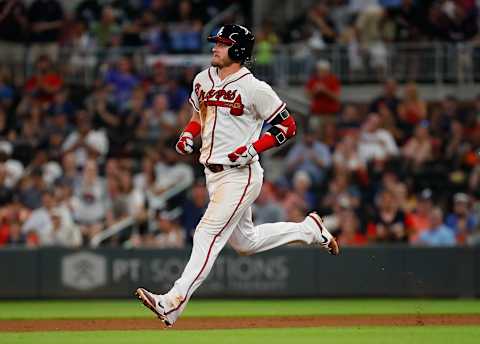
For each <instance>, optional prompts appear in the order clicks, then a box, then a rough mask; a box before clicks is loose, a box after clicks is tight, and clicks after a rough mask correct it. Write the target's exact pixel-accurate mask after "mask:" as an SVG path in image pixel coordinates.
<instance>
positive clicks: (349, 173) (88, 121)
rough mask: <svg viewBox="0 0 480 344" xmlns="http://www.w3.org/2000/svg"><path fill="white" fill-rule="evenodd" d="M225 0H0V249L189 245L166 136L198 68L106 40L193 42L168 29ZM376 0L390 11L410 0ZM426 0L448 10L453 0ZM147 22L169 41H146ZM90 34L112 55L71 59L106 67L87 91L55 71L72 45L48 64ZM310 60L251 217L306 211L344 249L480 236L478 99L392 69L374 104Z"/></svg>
mask: <svg viewBox="0 0 480 344" xmlns="http://www.w3.org/2000/svg"><path fill="white" fill-rule="evenodd" d="M217 3H218V4H217ZM231 3H236V1H227V2H225V1H218V2H215V1H178V2H173V1H159V0H145V1H136V2H135V1H134V2H132V1H99V0H85V1H80V2H79V5H78V7H76V10H75V11H74V15H70V14H68V13H67V12H65V11H64V10H63V8H62V6H61V5H62V3H61V2H59V1H56V0H34V1H33V2H31V4H30V7H27V6H25V5H23V2H22V1H17V0H2V1H0V45H2V47H1V49H0V246H5V245H9V246H12V245H21V246H29V247H35V246H45V245H60V246H69V247H77V246H82V245H84V246H86V245H90V244H92V243H95V244H98V243H99V244H101V245H113V246H115V245H121V246H128V247H159V248H167V247H184V246H185V245H188V244H189V243H190V241H191V237H192V234H193V231H194V229H195V227H196V224H197V223H198V221H199V220H200V218H201V216H202V215H203V212H204V210H205V208H206V206H207V204H208V192H207V190H206V188H205V183H204V179H203V168H202V166H200V165H199V164H198V162H197V161H198V152H197V153H195V154H194V155H193V156H189V157H183V156H179V155H178V154H177V153H176V152H175V150H174V148H173V147H174V144H175V142H176V139H177V135H178V133H179V132H180V131H181V130H182V128H183V127H184V125H185V124H186V123H187V121H188V120H189V105H188V102H187V99H188V96H189V94H190V92H191V87H192V80H193V77H194V76H195V74H196V73H197V72H198V71H199V70H198V69H197V68H196V67H194V66H184V67H178V68H175V69H174V68H168V67H167V66H166V65H165V64H164V63H162V62H156V63H153V64H152V65H151V66H149V67H148V68H147V69H139V68H137V67H136V64H135V56H131V55H129V54H124V53H123V52H122V51H121V50H115V47H119V46H123V45H128V46H135V45H137V46H138V47H147V48H148V49H152V51H156V52H168V53H170V52H187V51H188V52H194V51H197V50H195V49H200V48H201V45H202V43H201V41H198V46H196V47H195V48H192V47H193V46H194V45H190V43H191V42H193V40H189V39H185V40H183V38H181V37H180V36H181V35H180V33H185V32H188V31H189V30H194V31H195V32H197V34H198V32H199V31H198V30H197V29H200V26H201V25H204V24H205V22H206V21H207V20H208V18H210V17H211V16H214V15H215V13H218V11H220V10H222V9H223V8H224V6H227V5H229V4H231ZM323 3H324V2H320V3H319V4H318V6H319V8H321V7H322V6H324V5H323ZM355 3H356V2H355V1H350V2H348V8H350V9H351V8H353V7H352V6H354V4H355ZM369 3H370V2H369ZM372 3H376V1H373V2H372ZM386 3H387V1H381V2H380V5H382V6H387V4H386ZM388 3H389V4H388V5H389V7H388V11H390V10H391V11H400V9H399V7H398V6H406V5H405V4H407V3H409V1H406V0H404V1H390V2H388ZM420 3H422V4H424V3H425V4H426V3H430V4H433V3H434V2H433V1H430V2H429V1H421V2H420V1H417V2H415V6H419V5H417V4H420ZM438 3H441V5H442V7H441V9H442V11H445V7H446V6H447V5H446V4H447V3H452V1H441V2H438ZM460 3H461V4H463V5H465V6H466V5H467V4H468V3H472V6H473V2H471V1H470V2H469V1H463V2H459V1H457V2H455V3H454V9H457V7H458V6H459V5H458V4H460ZM105 4H106V5H105ZM132 4H136V5H137V6H138V7H135V6H134V5H132ZM215 4H217V5H215ZM336 4H337V6H338V7H339V8H340V7H341V6H347V4H346V3H344V2H342V1H336ZM100 5H102V6H100ZM200 5H202V6H203V7H202V11H200V12H198V11H196V10H195V11H194V9H195V8H196V7H195V6H200ZM377 5H378V4H377ZM433 5H435V6H438V4H437V2H435V4H433ZM433 5H432V6H433ZM463 5H462V6H463ZM35 6H37V7H35ZM96 6H97V7H96ZM98 6H100V7H98ZM240 6H241V5H240ZM449 6H451V5H449ZM177 7H178V8H177ZM315 8H317V7H315ZM339 8H337V7H333V8H330V9H329V11H334V10H337V9H339ZM362 8H363V7H362ZM382 8H383V7H382ZM385 8H386V7H385ZM401 8H404V7H401ZM428 8H430V7H428ZM429 11H431V9H430V10H429ZM193 12H194V14H193ZM38 13H41V14H42V15H38ZM185 13H187V14H185ZM188 13H190V14H188ZM332 13H333V12H332ZM415 13H417V12H415ZM442 13H443V12H442ZM472 13H474V14H475V15H476V11H475V10H474V8H473V7H472V8H471V10H470V11H468V14H472ZM199 14H201V15H200V16H199V17H197V16H198V15H199ZM43 15H44V16H45V18H42V16H43ZM361 15H362V14H361V13H360V14H359V16H361ZM152 16H153V18H156V19H153V20H152ZM29 18H30V19H29ZM148 18H150V19H148ZM408 18H410V17H408ZM148 20H151V21H150V22H149V21H148ZM35 21H37V23H36V22H35ZM194 22H195V23H197V24H198V26H197V24H194ZM347 22H349V21H347ZM69 23H70V24H69ZM148 23H150V24H148ZM179 23H182V24H181V25H180V24H179ZM350 23H351V21H350ZM149 25H150V26H149ZM322 25H323V24H320V26H322ZM267 29H268V28H267ZM267 29H265V28H263V29H262V30H260V31H259V32H258V34H257V37H258V42H259V46H258V52H257V54H258V55H257V56H258V57H260V56H262V54H264V55H263V56H264V57H268V55H265V53H268V49H264V50H262V44H263V43H262V42H265V39H266V38H268V37H274V35H272V31H269V30H270V29H268V30H267ZM150 30H160V31H159V32H157V34H158V35H160V36H159V37H160V38H159V37H157V38H158V39H160V41H161V37H163V38H165V39H167V38H166V37H167V36H168V39H167V40H168V41H169V43H168V44H166V43H165V42H162V43H159V42H160V41H157V40H153V41H149V39H150V38H151V37H153V36H155V35H154V34H152V32H151V31H150ZM162 30H163V31H162ZM176 30H177V31H176ZM334 31H335V32H337V29H335V30H334ZM150 34H152V35H150ZM158 35H157V36H158ZM162 35H163V36H162ZM187 36H188V35H187ZM196 37H197V36H196ZM335 37H336V36H335ZM157 38H155V39H157ZM335 39H336V38H335ZM442 39H443V38H442ZM152 42H155V43H152ZM181 42H183V43H181ZM25 43H28V52H27V51H26V50H25V49H26V48H25ZM157 43H158V44H157ZM90 44H93V45H100V46H104V47H106V48H108V49H107V51H108V53H104V54H103V55H102V56H100V55H99V56H95V57H94V58H95V60H94V61H90V62H88V61H87V60H85V56H83V57H82V58H83V59H82V60H81V61H82V63H85V62H86V61H87V62H88V63H92V64H93V65H95V66H98V65H103V68H99V69H98V73H97V75H96V77H95V80H94V82H93V83H92V86H91V87H86V88H83V87H79V86H77V85H75V86H72V84H71V83H70V82H69V81H68V79H67V77H66V76H67V74H68V72H69V71H68V70H66V69H65V68H63V67H64V66H65V65H68V66H69V67H72V66H74V65H75V59H74V57H75V56H76V55H75V54H72V55H71V59H70V60H68V61H62V60H59V55H58V48H59V47H60V46H62V45H63V46H69V45H70V46H71V47H72V49H73V50H75V49H76V48H75V47H78V46H82V47H84V48H85V47H87V48H88V47H90ZM177 44H186V46H188V48H185V47H186V46H185V45H184V46H183V47H182V48H178V45H177ZM195 44H197V43H195ZM155 49H159V50H155ZM162 49H165V50H162ZM79 51H81V49H80V50H79ZM5 52H8V53H7V54H5ZM17 53H18V54H20V55H25V56H26V57H27V58H28V59H30V60H31V61H32V68H31V70H29V71H28V73H27V74H26V75H25V77H24V78H18V74H17V73H16V70H15V68H12V63H13V64H14V63H15V62H18V61H19V58H18V56H16V55H15V54H17ZM2 54H3V55H2ZM88 56H90V55H88ZM77 57H81V56H80V55H78V56H77ZM77 62H78V61H77ZM257 62H258V63H262V61H261V59H258V60H257ZM316 67H317V68H316V70H315V73H314V74H313V75H312V76H311V79H310V80H308V82H307V84H306V85H305V98H306V99H309V101H310V102H311V107H310V111H309V113H308V114H303V115H301V114H295V117H296V119H297V122H298V124H299V127H300V128H301V129H300V130H299V134H298V137H296V138H295V140H292V141H291V144H290V145H286V146H284V147H282V149H280V150H276V151H275V152H274V154H273V155H272V154H265V155H264V156H263V157H262V159H263V160H265V163H266V164H265V165H275V166H279V171H276V173H275V177H272V178H271V179H268V178H267V180H266V181H265V184H264V186H263V189H262V193H261V195H260V196H259V198H258V200H257V201H256V203H255V205H254V209H253V210H254V211H253V214H254V221H255V223H256V224H261V223H266V222H274V221H302V220H303V219H304V216H305V215H306V214H307V213H308V212H309V211H310V210H317V211H319V212H320V213H321V214H322V215H324V216H325V221H326V222H327V225H328V226H329V228H331V229H332V232H334V233H335V235H336V236H338V238H339V240H340V243H341V244H342V245H347V246H348V245H366V244H375V243H399V244H412V245H467V244H471V245H474V244H479V243H480V228H479V224H480V151H479V149H480V95H479V96H478V97H477V98H476V99H472V100H471V101H467V102H460V101H459V100H457V98H456V97H455V96H454V95H449V96H446V97H445V98H444V99H442V100H441V101H436V102H426V101H425V100H424V99H423V97H422V95H421V93H420V91H419V89H418V88H417V85H416V84H415V83H406V84H402V85H398V84H397V82H396V81H395V80H394V79H388V80H386V81H385V83H384V85H383V91H382V93H381V94H378V95H376V96H375V97H373V96H372V99H371V102H368V103H363V104H350V103H342V102H341V100H340V99H341V83H340V81H339V79H338V78H337V76H336V75H334V74H333V73H332V71H331V67H330V62H329V61H326V60H320V61H318V63H317V65H316ZM197 146H198V145H197ZM268 160H269V161H268ZM272 161H273V162H276V163H275V164H271V163H270V162H272ZM267 172H268V171H267ZM268 176H269V174H268V173H267V177H268ZM121 228H125V230H120V231H118V232H116V230H115V229H121ZM110 232H111V233H112V235H110V236H107V235H105V236H103V235H104V234H105V233H110ZM115 233H116V234H115Z"/></svg>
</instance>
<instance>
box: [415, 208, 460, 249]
mask: <svg viewBox="0 0 480 344" xmlns="http://www.w3.org/2000/svg"><path fill="white" fill-rule="evenodd" d="M430 222H431V227H430V228H429V229H428V230H426V231H424V232H422V233H421V234H420V238H419V241H418V242H419V243H420V244H421V245H425V246H454V245H455V244H456V239H455V234H453V231H452V230H451V229H450V228H449V227H447V226H446V225H444V224H443V212H442V210H441V209H440V208H438V207H435V208H433V209H432V212H431V214H430Z"/></svg>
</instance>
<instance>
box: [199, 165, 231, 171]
mask: <svg viewBox="0 0 480 344" xmlns="http://www.w3.org/2000/svg"><path fill="white" fill-rule="evenodd" d="M205 167H206V168H208V169H209V170H210V171H212V172H213V173H218V172H223V171H225V170H228V169H230V168H232V167H234V166H230V165H222V164H205Z"/></svg>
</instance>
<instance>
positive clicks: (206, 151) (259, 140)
mask: <svg viewBox="0 0 480 344" xmlns="http://www.w3.org/2000/svg"><path fill="white" fill-rule="evenodd" d="M208 41H210V42H214V43H215V46H214V47H213V49H212V59H211V67H209V68H208V69H206V70H204V71H202V72H200V73H199V74H198V75H197V76H196V77H195V79H194V81H193V91H192V94H191V97H190V100H189V101H190V104H191V105H192V108H193V115H192V118H191V121H190V122H189V123H188V125H187V126H186V127H185V129H184V130H183V132H182V134H181V135H180V138H179V140H178V142H177V145H176V149H177V152H178V153H180V154H191V153H192V152H193V139H194V137H196V136H198V135H201V137H202V147H201V148H200V152H201V155H200V163H201V164H202V165H203V166H204V167H205V175H206V183H207V189H208V193H209V196H210V203H209V204H208V207H207V210H206V211H205V214H204V215H203V217H202V219H201V221H200V223H199V224H198V226H197V228H196V230H195V234H194V236H193V247H192V252H191V256H190V259H189V261H188V263H187V265H186V267H185V270H184V271H183V274H182V276H181V277H180V278H179V279H178V280H177V281H176V282H175V284H174V286H173V287H172V289H170V291H169V292H168V293H166V294H154V293H152V292H150V291H148V290H146V289H144V288H138V289H137V291H136V295H137V297H138V298H139V299H140V300H141V301H142V302H143V304H144V305H145V306H146V307H148V308H149V309H150V310H151V311H152V312H154V313H155V314H156V315H157V316H158V317H159V318H160V319H161V320H162V321H163V322H164V323H165V325H167V326H168V327H170V326H172V325H173V324H174V323H175V321H176V320H177V319H178V317H179V316H180V314H181V313H182V312H183V310H184V309H185V307H186V305H187V303H188V300H189V299H190V297H191V296H192V294H193V293H194V292H195V290H196V289H197V288H198V287H199V286H200V285H201V284H202V282H203V281H204V280H205V279H206V278H207V276H208V274H209V272H210V270H211V269H212V266H213V264H214V262H215V259H216V258H217V256H218V255H219V253H220V251H221V250H222V249H223V247H224V246H225V244H226V243H227V242H228V243H229V244H230V245H231V246H232V247H233V248H234V249H235V250H236V251H237V252H239V253H241V254H246V255H251V254H255V253H257V252H262V251H266V250H270V249H272V248H274V247H277V246H282V245H285V244H288V243H292V242H303V243H306V244H320V245H321V246H322V247H323V248H325V249H327V250H328V252H329V253H331V254H333V255H338V253H339V247H338V244H337V242H336V240H335V238H334V237H333V236H332V235H331V234H330V233H329V231H328V230H327V228H326V227H325V225H324V224H323V222H322V219H321V218H320V216H319V215H318V214H317V213H315V212H313V213H310V214H308V216H307V217H306V218H305V220H304V221H303V222H300V223H293V222H277V223H270V224H262V225H260V226H254V225H253V222H252V210H251V205H252V203H253V202H254V201H255V199H256V198H257V196H258V195H259V193H260V189H261V186H262V182H263V169H262V167H261V166H260V163H259V161H258V154H259V153H261V152H263V151H265V150H267V149H270V148H273V147H276V146H280V145H281V144H283V143H284V142H285V141H287V140H288V139H289V138H291V137H293V136H294V135H295V130H296V126H295V121H294V119H293V117H292V116H291V115H290V114H289V112H288V110H287V109H286V104H285V103H284V102H282V101H281V100H280V98H279V97H278V96H277V94H276V93H275V92H274V91H273V89H272V88H271V87H270V86H269V85H268V84H267V83H265V82H263V81H260V80H258V79H256V78H255V77H254V76H253V75H252V73H251V72H250V71H249V70H248V69H247V68H246V67H245V62H248V61H250V60H251V58H252V57H251V55H252V49H253V44H254V41H255V38H254V36H253V34H252V33H251V32H250V31H249V30H248V29H247V28H245V27H243V26H240V25H225V26H223V27H222V28H221V29H220V30H219V31H218V33H217V34H216V35H215V36H210V37H208ZM264 121H266V122H267V123H268V124H270V125H271V127H270V129H268V131H267V132H266V133H264V134H263V135H261V136H260V134H261V129H262V125H263V122H264Z"/></svg>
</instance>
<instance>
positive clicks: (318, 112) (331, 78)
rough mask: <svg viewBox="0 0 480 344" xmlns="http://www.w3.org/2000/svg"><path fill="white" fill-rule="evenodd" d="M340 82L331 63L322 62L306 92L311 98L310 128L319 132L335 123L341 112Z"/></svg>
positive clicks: (318, 65)
mask: <svg viewBox="0 0 480 344" xmlns="http://www.w3.org/2000/svg"><path fill="white" fill-rule="evenodd" d="M340 88H341V85H340V81H339V80H338V78H337V77H336V75H335V74H333V73H332V72H331V70H330V63H329V62H328V61H326V60H320V61H318V62H317V65H316V73H315V74H314V75H313V76H312V77H311V78H310V80H308V82H307V84H306V85H305V91H306V93H307V95H308V97H309V98H310V101H311V102H310V112H311V114H312V117H311V118H310V126H311V127H312V129H314V130H317V129H319V127H320V126H322V125H323V124H324V123H326V122H335V115H336V114H337V113H338V111H339V110H340Z"/></svg>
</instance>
